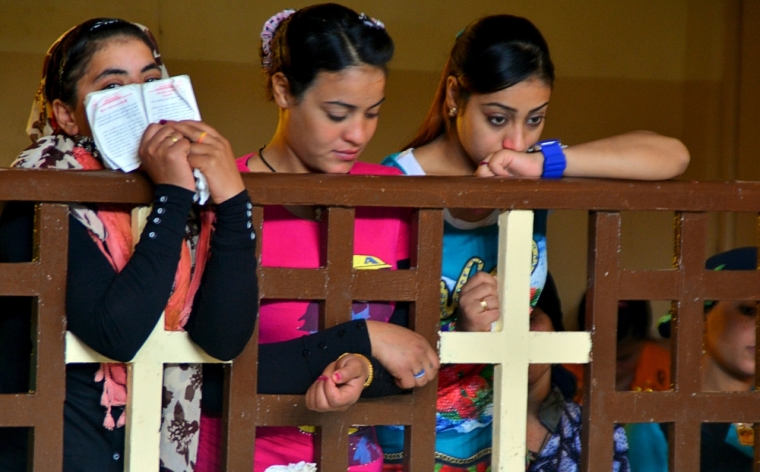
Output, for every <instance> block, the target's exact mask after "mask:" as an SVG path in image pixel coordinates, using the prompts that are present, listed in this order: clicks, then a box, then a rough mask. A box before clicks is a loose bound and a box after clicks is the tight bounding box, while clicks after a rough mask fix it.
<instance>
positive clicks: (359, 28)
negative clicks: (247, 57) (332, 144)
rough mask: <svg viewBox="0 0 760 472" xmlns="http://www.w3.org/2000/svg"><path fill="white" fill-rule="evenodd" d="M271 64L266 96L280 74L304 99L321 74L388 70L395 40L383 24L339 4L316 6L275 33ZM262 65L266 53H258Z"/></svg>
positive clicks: (303, 12)
mask: <svg viewBox="0 0 760 472" xmlns="http://www.w3.org/2000/svg"><path fill="white" fill-rule="evenodd" d="M271 51H272V53H271V54H272V57H271V63H270V64H269V66H268V67H265V68H264V72H265V73H266V90H267V96H268V98H269V99H270V100H271V99H272V76H273V75H274V74H276V73H277V72H282V73H283V74H285V77H286V78H287V79H288V82H289V84H290V93H291V94H292V95H293V96H294V97H296V98H297V99H300V98H301V97H302V96H303V93H304V92H305V91H306V90H307V89H308V88H309V86H310V85H311V84H312V82H313V81H314V79H315V77H316V76H317V74H318V73H319V72H321V71H328V72H338V71H341V70H344V69H346V68H348V67H351V66H358V65H362V64H367V65H370V66H375V67H379V68H381V69H383V71H386V66H387V64H388V62H390V60H391V58H392V57H393V40H392V39H391V37H390V36H388V33H387V32H386V31H385V28H384V27H383V26H382V25H381V24H377V23H374V22H372V21H370V19H369V18H368V17H366V16H363V15H362V16H360V15H359V14H358V13H356V12H355V11H353V10H351V9H350V8H346V7H344V6H342V5H337V4H335V3H325V4H321V5H313V6H310V7H306V8H302V9H301V10H298V11H296V12H295V13H293V15H291V16H290V17H288V18H287V19H285V20H283V22H282V23H281V24H280V25H279V27H278V28H277V30H276V31H275V33H274V37H273V38H272V44H271ZM260 54H261V58H262V63H263V62H264V58H265V54H264V51H263V49H261V50H260Z"/></svg>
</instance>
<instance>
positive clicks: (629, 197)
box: [0, 170, 760, 472]
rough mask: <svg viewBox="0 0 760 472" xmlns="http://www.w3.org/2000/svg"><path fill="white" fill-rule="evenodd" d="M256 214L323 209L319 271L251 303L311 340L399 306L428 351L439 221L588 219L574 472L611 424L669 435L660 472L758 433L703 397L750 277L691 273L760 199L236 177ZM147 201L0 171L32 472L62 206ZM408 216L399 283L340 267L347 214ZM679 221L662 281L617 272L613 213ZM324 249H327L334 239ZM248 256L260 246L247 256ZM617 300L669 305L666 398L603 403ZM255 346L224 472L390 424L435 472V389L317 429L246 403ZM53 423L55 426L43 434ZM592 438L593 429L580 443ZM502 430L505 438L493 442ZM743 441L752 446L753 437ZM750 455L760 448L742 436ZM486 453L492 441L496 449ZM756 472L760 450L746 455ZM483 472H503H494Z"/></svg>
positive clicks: (596, 451)
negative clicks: (724, 221) (26, 371)
mask: <svg viewBox="0 0 760 472" xmlns="http://www.w3.org/2000/svg"><path fill="white" fill-rule="evenodd" d="M244 179H245V183H246V187H247V189H248V191H249V193H250V195H251V198H252V200H253V201H254V203H255V204H256V205H258V207H257V208H256V209H255V211H254V215H253V218H254V223H255V224H256V225H257V227H258V228H260V225H261V219H262V215H263V211H262V206H263V205H274V204H288V205H299V204H309V205H319V206H323V207H327V217H328V221H329V222H328V225H329V229H328V237H327V264H326V266H325V267H323V268H320V269H309V270H306V269H276V268H263V269H259V284H260V296H261V297H262V298H285V299H288V298H300V299H313V300H324V310H323V312H324V320H323V325H324V326H332V325H334V324H337V323H339V322H341V321H345V320H346V319H347V318H348V316H349V313H350V306H351V302H352V300H405V301H410V302H412V306H413V310H412V316H411V318H412V323H413V327H414V329H416V330H417V331H418V332H420V333H421V334H422V335H423V336H425V337H426V338H427V339H428V340H429V341H430V342H431V343H433V344H435V343H436V342H437V341H438V333H437V326H438V317H439V309H438V303H439V286H438V284H439V278H440V256H441V237H442V230H443V211H442V209H443V208H457V207H459V208H483V207H490V208H499V209H506V210H514V209H535V208H553V209H574V210H587V211H589V212H590V215H591V217H590V218H589V229H590V231H589V253H588V254H589V257H588V264H589V270H588V274H589V289H590V290H591V292H590V298H589V302H590V303H589V309H588V310H589V312H588V315H587V317H586V320H587V321H586V323H587V326H586V328H587V330H588V331H590V336H591V341H592V345H593V348H592V351H591V359H592V362H591V363H589V364H588V366H587V367H586V372H585V378H586V379H587V380H586V382H584V388H585V406H584V419H583V421H584V427H583V446H584V447H583V465H582V467H583V470H593V471H602V470H611V461H612V454H611V453H612V435H611V432H612V430H613V424H615V423H628V422H650V421H656V422H661V423H669V424H670V431H671V434H670V438H671V439H670V446H671V447H670V453H671V469H670V470H674V471H695V470H699V456H700V454H699V451H700V425H701V423H702V422H736V421H741V422H745V423H756V424H760V396H759V395H760V393H756V392H747V393H706V392H702V391H701V385H700V366H699V362H700V357H701V352H702V330H703V311H702V306H703V301H704V300H721V299H722V300H758V299H760V274H758V273H751V274H748V273H746V272H743V273H735V272H708V271H706V270H705V269H704V261H705V259H706V257H707V254H706V247H707V244H706V241H707V212H734V211H736V212H739V211H741V212H753V213H758V212H760V183H751V182H732V183H725V182H656V183H646V182H636V183H630V182H609V181H572V180H561V181H505V180H498V179H476V178H444V177H424V178H414V177H370V176H350V177H347V176H327V175H321V176H316V175H255V174H249V175H246V176H245V177H244ZM151 195H152V191H151V186H150V184H149V183H148V182H147V180H146V179H145V178H144V177H142V176H141V175H135V174H127V175H125V174H120V173H111V172H62V171H22V170H12V171H11V170H2V171H0V201H8V200H26V201H36V202H43V203H42V204H41V205H40V207H39V211H38V219H37V223H36V224H37V227H38V231H37V232H36V235H37V239H38V243H39V245H38V250H37V252H36V253H35V254H36V258H35V262H32V263H28V264H0V296H9V295H23V296H34V297H37V304H36V306H37V309H36V311H35V313H34V316H36V318H37V323H36V325H35V326H36V328H37V346H36V349H35V353H36V356H35V358H34V364H35V366H36V370H35V372H36V381H35V382H34V387H33V388H34V389H33V391H32V392H30V393H29V394H23V395H0V427H9V426H27V427H32V428H34V430H35V434H34V470H37V471H54V470H60V468H61V461H62V417H63V414H62V407H63V404H62V399H63V397H64V388H65V383H64V350H65V345H64V336H63V334H64V329H65V325H64V321H63V320H64V318H65V316H64V293H65V272H66V249H67V236H68V218H67V214H66V211H67V210H66V206H65V205H64V203H65V202H70V201H79V202H95V203H127V204H135V205H137V204H146V203H149V202H150V200H151ZM356 206H389V207H410V208H414V209H416V217H415V225H414V229H415V230H414V247H416V251H413V252H414V255H413V260H412V268H411V270H408V271H395V272H387V271H385V272H384V271H355V270H353V269H352V266H351V262H350V261H351V256H352V251H351V250H352V244H351V242H352V241H351V237H352V235H353V231H352V227H353V207H356ZM623 210H632V211H651V210H661V211H669V212H676V231H677V233H676V248H675V252H674V255H675V257H674V260H675V263H674V267H673V269H671V270H629V269H623V268H622V266H621V262H620V245H621V242H620V234H621V219H620V214H619V212H620V211H623ZM336 236H337V237H336ZM259 244H260V240H259ZM622 299H647V300H674V301H676V303H677V306H678V315H677V316H676V317H675V318H674V336H673V339H674V342H673V375H672V378H673V379H674V380H673V382H674V385H673V390H671V391H669V392H661V393H633V392H617V391H615V382H614V378H615V355H614V353H615V352H616V335H615V332H616V323H617V321H616V317H614V316H612V317H601V316H594V314H595V313H614V312H616V310H617V308H616V307H617V301H618V300H622ZM256 358H257V346H256V342H255V338H254V339H252V341H251V342H250V343H249V345H248V347H247V349H246V350H245V352H244V353H243V354H242V355H241V356H240V357H239V358H238V359H236V360H235V361H234V362H233V363H232V365H231V367H230V368H229V369H228V383H227V385H228V389H227V393H228V395H229V396H228V401H227V402H226V410H227V411H226V412H225V417H226V428H227V431H233V432H234V434H228V435H227V440H226V445H227V446H226V447H227V470H230V471H246V470H252V463H253V454H254V451H253V441H254V438H255V431H256V426H265V425H299V424H311V425H316V426H318V428H319V430H320V431H321V452H322V455H321V460H320V470H323V471H339V470H345V469H346V461H347V458H346V457H347V455H346V451H347V449H348V439H347V437H346V435H345V431H346V430H347V428H348V426H349V425H354V424H374V425H379V424H403V425H408V426H410V428H409V429H408V431H411V434H410V435H407V438H409V439H408V443H407V454H405V457H406V458H407V459H406V460H407V465H406V466H407V470H410V471H415V472H416V471H429V470H433V448H434V424H435V421H434V409H435V395H436V393H435V386H434V385H433V384H428V386H426V387H425V388H422V389H418V390H416V391H415V392H414V393H413V394H411V395H402V396H396V397H389V398H384V399H376V400H366V401H360V402H359V403H358V404H356V405H354V406H352V407H351V408H350V409H349V410H348V411H346V412H343V413H329V414H324V413H322V414H319V413H314V412H310V411H308V410H307V409H306V408H305V407H304V402H303V397H301V396H288V395H257V394H254V393H253V392H256V378H257V376H256ZM54 418H60V419H61V420H60V421H55V420H53V419H54ZM592 425H593V428H592V427H591V426H592ZM504 427H509V425H502V428H504ZM756 433H760V430H759V429H758V427H757V426H756ZM755 438H756V439H755V440H756V446H757V445H758V442H760V439H758V438H760V434H755ZM496 440H497V439H496V438H495V441H496ZM755 457H756V463H758V461H759V460H760V447H755ZM495 470H500V469H498V468H495ZM755 470H757V471H760V466H757V465H756V468H755Z"/></svg>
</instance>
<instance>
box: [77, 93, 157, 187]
mask: <svg viewBox="0 0 760 472" xmlns="http://www.w3.org/2000/svg"><path fill="white" fill-rule="evenodd" d="M84 105H85V110H86V112H87V119H88V121H89V122H90V129H91V130H92V137H93V139H94V140H95V145H96V146H97V148H98V150H99V151H100V153H101V155H102V156H103V161H104V163H105V165H106V167H109V168H111V169H121V170H123V171H124V172H130V171H132V170H135V169H137V168H138V167H139V166H140V157H139V156H138V153H137V151H138V148H139V147H140V140H141V139H142V135H143V133H144V132H145V128H147V127H148V120H147V119H146V116H145V105H144V104H143V99H142V93H141V85H140V84H133V85H127V86H124V87H118V88H115V89H109V90H102V91H100V92H93V93H90V94H87V97H85V101H84Z"/></svg>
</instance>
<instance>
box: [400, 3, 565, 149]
mask: <svg viewBox="0 0 760 472" xmlns="http://www.w3.org/2000/svg"><path fill="white" fill-rule="evenodd" d="M449 77H455V78H456V79H457V81H458V82H459V86H460V101H461V103H460V104H458V106H459V108H462V106H463V105H464V104H465V103H466V101H467V99H468V98H469V97H470V95H472V94H486V93H493V92H498V91H499V90H503V89H505V88H507V87H511V86H513V85H515V84H518V83H520V82H522V81H524V80H527V79H531V78H536V79H538V80H541V81H542V82H544V83H545V84H546V85H548V86H549V87H551V86H553V85H554V64H552V60H551V57H550V56H549V46H548V45H547V44H546V40H545V39H544V37H543V36H542V35H541V32H540V31H539V30H538V28H536V27H535V25H533V23H531V22H530V21H528V20H527V19H525V18H521V17H518V16H512V15H493V16H486V17H484V18H481V19H479V20H476V21H475V22H473V23H471V24H470V25H469V26H468V27H467V28H465V29H464V30H463V31H462V32H461V33H460V34H459V35H457V39H456V41H455V42H454V47H453V48H452V49H451V54H450V55H449V59H448V61H447V62H446V66H445V67H444V69H443V74H442V75H441V80H440V81H439V83H438V89H437V90H436V94H435V98H434V99H433V104H432V105H431V107H430V109H429V110H428V113H427V116H426V117H425V120H424V121H423V122H422V125H421V126H420V129H419V130H418V131H417V134H416V135H415V137H414V138H412V141H411V142H410V143H409V144H408V145H406V146H404V149H406V148H410V147H419V146H423V145H425V144H427V143H429V142H431V141H433V140H434V139H435V138H437V137H438V136H440V135H441V134H443V133H445V132H446V131H447V129H448V127H449V126H451V123H452V122H453V120H454V117H449V115H448V110H447V109H446V86H447V85H446V84H447V81H448V78H449Z"/></svg>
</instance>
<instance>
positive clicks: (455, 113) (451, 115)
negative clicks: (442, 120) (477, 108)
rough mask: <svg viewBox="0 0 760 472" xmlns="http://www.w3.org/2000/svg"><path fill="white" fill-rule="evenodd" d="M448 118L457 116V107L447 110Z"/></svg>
mask: <svg viewBox="0 0 760 472" xmlns="http://www.w3.org/2000/svg"><path fill="white" fill-rule="evenodd" d="M449 116H450V117H451V118H454V117H455V116H457V107H451V108H449Z"/></svg>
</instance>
